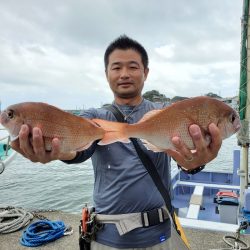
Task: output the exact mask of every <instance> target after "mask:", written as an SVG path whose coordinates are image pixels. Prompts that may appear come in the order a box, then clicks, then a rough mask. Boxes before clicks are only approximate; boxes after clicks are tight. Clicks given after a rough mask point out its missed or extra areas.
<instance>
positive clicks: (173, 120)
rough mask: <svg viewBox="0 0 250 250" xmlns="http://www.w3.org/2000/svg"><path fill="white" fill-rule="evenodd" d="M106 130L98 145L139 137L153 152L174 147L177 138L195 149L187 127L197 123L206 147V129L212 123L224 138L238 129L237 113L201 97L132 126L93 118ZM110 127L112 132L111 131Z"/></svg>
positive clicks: (169, 108) (188, 100)
mask: <svg viewBox="0 0 250 250" xmlns="http://www.w3.org/2000/svg"><path fill="white" fill-rule="evenodd" d="M94 121H95V122H96V123H98V124H99V125H100V126H101V127H103V128H104V129H105V130H106V131H109V130H110V132H108V133H106V134H105V136H104V138H103V139H102V140H101V141H100V142H99V144H100V145H106V144H109V143H112V142H116V141H127V138H140V139H142V140H143V142H144V144H145V146H146V147H147V148H148V149H151V150H153V151H156V152H160V151H165V150H166V149H169V148H174V145H173V144H172V137H174V136H178V137H180V138H181V140H182V141H183V142H184V143H185V144H186V145H187V147H188V148H189V149H194V144H193V141H192V138H191V136H190V134H189V130H188V128H189V126H190V125H192V124H197V125H199V126H200V128H201V132H202V134H203V136H204V138H205V139H206V140H207V144H208V143H210V140H211V139H210V136H209V131H208V126H209V124H210V123H215V124H216V125H217V126H218V128H219V129H220V133H221V136H222V139H225V138H227V137H229V136H231V135H232V134H234V133H236V132H237V131H238V130H239V129H240V120H239V116H238V114H237V112H236V111H235V110H234V109H232V108H231V107H230V106H228V105H227V104H225V103H223V102H222V101H219V100H216V99H214V98H210V97H205V96H200V97H194V98H190V99H186V100H183V101H179V102H176V103H174V104H171V105H170V106H168V107H166V108H164V109H162V110H153V111H150V112H148V113H146V114H145V115H144V117H143V118H142V119H141V120H140V121H139V122H138V123H135V124H122V125H118V124H117V123H114V122H107V121H102V120H100V119H94ZM111 128H112V129H111Z"/></svg>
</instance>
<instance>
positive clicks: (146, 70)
mask: <svg viewBox="0 0 250 250" xmlns="http://www.w3.org/2000/svg"><path fill="white" fill-rule="evenodd" d="M148 72H149V68H146V69H144V81H146V79H147V77H148Z"/></svg>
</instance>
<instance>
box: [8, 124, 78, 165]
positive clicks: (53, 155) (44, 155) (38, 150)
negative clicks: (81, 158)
mask: <svg viewBox="0 0 250 250" xmlns="http://www.w3.org/2000/svg"><path fill="white" fill-rule="evenodd" d="M29 135H30V131H29V127H28V126H27V125H22V127H21V130H20V132H19V138H18V139H17V140H15V141H13V142H11V147H12V148H13V149H14V150H16V151H17V152H18V153H20V154H22V155H23V156H24V157H26V158H28V159H29V160H31V161H32V162H41V163H48V162H50V161H53V160H71V159H73V158H74V157H75V155H76V152H69V153H62V152H61V151H60V141H59V139H58V138H54V139H53V140H52V149H51V151H49V152H48V151H46V150H45V145H44V139H43V135H42V131H41V130H40V129H39V128H33V131H32V138H30V137H29Z"/></svg>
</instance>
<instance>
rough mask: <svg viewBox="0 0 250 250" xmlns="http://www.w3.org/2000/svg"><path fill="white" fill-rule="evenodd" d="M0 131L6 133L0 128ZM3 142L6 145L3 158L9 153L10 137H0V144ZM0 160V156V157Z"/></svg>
mask: <svg viewBox="0 0 250 250" xmlns="http://www.w3.org/2000/svg"><path fill="white" fill-rule="evenodd" d="M0 131H6V129H4V128H0ZM3 141H4V142H5V145H6V149H5V150H4V151H5V153H4V155H3V156H7V155H8V152H9V149H10V136H9V135H5V136H2V137H0V142H3ZM0 158H1V156H0Z"/></svg>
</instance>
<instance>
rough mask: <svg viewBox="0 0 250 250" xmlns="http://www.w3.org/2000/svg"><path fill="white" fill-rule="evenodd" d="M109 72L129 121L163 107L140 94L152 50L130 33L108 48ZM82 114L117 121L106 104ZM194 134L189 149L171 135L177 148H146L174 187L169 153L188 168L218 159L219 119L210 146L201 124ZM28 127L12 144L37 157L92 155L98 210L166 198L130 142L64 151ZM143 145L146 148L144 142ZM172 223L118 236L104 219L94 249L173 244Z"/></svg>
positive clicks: (154, 205)
mask: <svg viewBox="0 0 250 250" xmlns="http://www.w3.org/2000/svg"><path fill="white" fill-rule="evenodd" d="M104 62H105V73H106V78H107V81H108V83H109V86H110V88H111V90H112V92H113V94H114V102H113V105H115V106H116V107H117V108H118V109H119V110H120V111H121V112H122V113H123V114H124V116H125V117H126V120H127V122H128V123H135V122H137V121H139V120H140V119H141V118H142V116H143V115H144V114H145V113H147V112H148V111H150V110H152V109H159V108H161V106H160V105H159V104H155V103H152V102H150V101H147V100H144V99H143V98H142V89H143V86H144V82H145V81H146V79H147V76H148V72H149V68H148V56H147V52H146V50H145V49H144V48H143V47H142V46H141V45H140V44H139V43H138V42H136V41H134V40H132V39H130V38H128V37H127V36H120V37H119V38H117V39H116V40H115V41H113V42H112V43H111V44H110V45H109V46H108V48H107V50H106V52H105V55H104ZM83 116H84V117H87V118H90V119H92V118H101V119H106V120H111V121H116V119H115V117H114V115H113V114H112V113H111V112H110V111H108V110H106V109H104V108H100V109H90V110H87V111H84V113H83ZM189 131H190V135H191V137H192V139H193V142H194V144H195V147H196V151H193V152H191V151H190V150H188V149H187V147H186V146H185V145H184V144H183V143H182V142H181V140H180V138H178V137H174V138H172V141H173V143H174V145H175V147H176V150H167V152H166V153H154V152H152V151H147V150H146V149H145V148H144V149H143V150H144V151H145V152H146V153H147V154H148V156H149V157H150V158H151V160H152V161H153V163H154V164H155V167H156V169H157V171H158V172H159V174H160V175H161V177H162V180H163V182H164V184H165V186H166V188H167V189H169V190H170V188H171V187H170V156H171V157H173V158H174V159H175V160H176V161H177V163H178V164H179V165H180V166H182V168H185V169H189V170H190V169H197V167H199V166H201V165H203V164H206V163H207V162H209V161H211V160H212V159H214V158H215V157H216V155H217V153H218V150H219V148H220V146H221V137H220V133H219V129H218V128H217V126H216V125H214V124H210V125H209V131H210V134H211V138H212V142H211V143H210V145H209V146H206V143H205V140H204V138H203V137H202V135H201V132H200V129H199V127H198V126H197V125H191V126H190V128H189ZM28 134H29V129H28V127H27V126H26V125H23V126H22V129H21V131H20V134H19V141H16V142H14V143H13V144H12V147H13V148H14V149H15V150H17V151H18V152H20V153H21V154H23V155H24V156H25V157H27V158H29V159H30V160H31V161H33V162H37V161H39V162H42V163H47V162H49V161H52V160H56V159H59V160H63V161H64V162H66V163H68V164H70V163H77V162H82V161H84V160H86V159H88V158H89V157H91V158H92V164H93V168H94V174H95V183H94V193H93V200H94V205H95V208H96V212H97V213H99V214H109V215H112V214H116V215H117V214H118V215H119V214H128V213H136V212H144V211H149V210H153V209H158V208H161V207H162V206H164V201H163V199H162V197H161V195H160V193H159V192H158V191H157V189H156V187H155V185H154V183H153V181H152V179H151V177H150V176H149V174H148V173H147V171H146V170H145V167H144V166H143V164H142V163H141V161H140V159H139V157H138V155H137V153H136V151H135V149H134V147H133V144H132V143H120V142H117V143H113V144H110V145H106V146H99V145H98V144H97V142H94V143H93V144H92V146H91V147H89V148H88V149H87V150H85V151H82V152H78V153H76V152H69V153H66V154H65V153H64V154H63V153H61V152H60V141H59V140H58V139H57V138H54V139H53V141H52V144H53V147H52V151H51V152H46V151H45V149H44V141H43V137H42V133H41V131H40V129H38V128H34V129H33V143H32V145H31V144H30V141H29V138H28ZM141 147H142V148H143V146H142V144H141ZM169 236H170V223H169V220H165V221H164V222H161V223H159V224H157V225H154V226H150V227H141V228H137V229H134V230H132V231H130V232H128V233H126V234H125V235H123V236H120V235H119V233H118V230H117V228H116V226H115V225H114V224H105V226H104V227H103V228H102V229H101V230H100V231H99V232H98V233H97V238H96V242H92V244H91V249H93V250H97V249H100V250H105V249H107V250H108V249H110V250H111V249H112V250H115V249H137V248H140V249H145V250H149V249H152V250H160V249H164V250H167V249H169V245H168V240H167V239H168V238H169Z"/></svg>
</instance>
